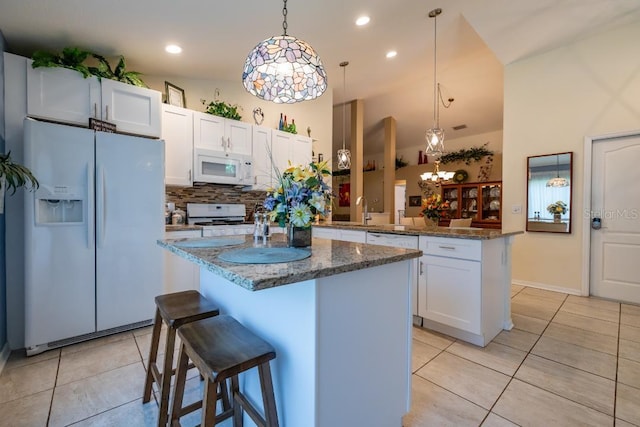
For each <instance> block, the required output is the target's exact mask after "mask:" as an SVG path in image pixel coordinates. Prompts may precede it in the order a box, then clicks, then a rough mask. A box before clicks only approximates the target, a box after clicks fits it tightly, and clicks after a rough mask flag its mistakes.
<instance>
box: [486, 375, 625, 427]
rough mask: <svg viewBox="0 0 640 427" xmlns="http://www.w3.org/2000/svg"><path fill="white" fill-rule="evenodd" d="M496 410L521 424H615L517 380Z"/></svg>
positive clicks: (594, 411) (609, 419)
mask: <svg viewBox="0 0 640 427" xmlns="http://www.w3.org/2000/svg"><path fill="white" fill-rule="evenodd" d="M492 411H493V412H495V413H496V414H498V415H500V416H502V417H504V418H506V419H508V420H510V421H512V422H514V423H516V424H519V425H521V426H594V427H603V426H613V418H612V417H610V416H608V415H605V414H603V413H601V412H598V411H596V410H594V409H591V408H587V407H586V406H583V405H580V404H579V403H576V402H572V401H570V400H568V399H565V398H563V397H560V396H558V395H555V394H553V393H550V392H548V391H545V390H542V389H540V388H538V387H534V386H532V385H529V384H526V383H524V382H522V381H519V380H517V379H514V380H513V381H512V382H511V383H510V384H509V386H508V387H507V389H506V390H505V392H504V393H503V394H502V396H501V397H500V399H499V400H498V403H496V405H495V406H494V408H493V410H492Z"/></svg>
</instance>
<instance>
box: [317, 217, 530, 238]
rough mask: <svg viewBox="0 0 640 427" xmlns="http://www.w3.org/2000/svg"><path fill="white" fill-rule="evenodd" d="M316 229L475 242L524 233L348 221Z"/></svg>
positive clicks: (322, 224) (330, 222)
mask: <svg viewBox="0 0 640 427" xmlns="http://www.w3.org/2000/svg"><path fill="white" fill-rule="evenodd" d="M313 226H314V227H326V228H337V229H346V230H360V231H370V232H378V233H387V234H404V235H410V236H434V237H452V238H455V239H473V240H489V239H500V238H504V237H509V236H515V235H517V234H522V233H524V232H523V231H503V230H495V229H488V228H471V227H460V228H448V227H437V228H433V229H427V228H425V227H419V226H415V225H396V224H387V225H377V224H371V225H364V224H362V223H360V222H348V221H333V222H332V221H327V222H321V223H319V224H314V225H313Z"/></svg>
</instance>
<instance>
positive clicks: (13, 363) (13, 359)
mask: <svg viewBox="0 0 640 427" xmlns="http://www.w3.org/2000/svg"><path fill="white" fill-rule="evenodd" d="M58 357H60V349H59V348H56V349H54V350H49V351H45V352H44V353H40V354H36V355H35V356H29V357H27V354H26V352H25V351H24V349H22V350H14V351H12V352H11V354H10V355H9V359H8V360H7V363H6V365H4V369H13V368H17V367H19V366H25V365H31V364H33V363H38V362H42V361H44V360H49V359H57V358H58Z"/></svg>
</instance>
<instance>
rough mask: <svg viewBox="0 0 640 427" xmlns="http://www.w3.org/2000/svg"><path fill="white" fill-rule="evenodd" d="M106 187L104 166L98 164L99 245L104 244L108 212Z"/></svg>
mask: <svg viewBox="0 0 640 427" xmlns="http://www.w3.org/2000/svg"><path fill="white" fill-rule="evenodd" d="M104 187H105V179H104V168H103V167H102V166H98V185H97V189H96V236H97V237H96V240H97V245H98V247H102V245H104V235H105V229H104V227H105V217H106V212H107V201H106V200H105V189H104Z"/></svg>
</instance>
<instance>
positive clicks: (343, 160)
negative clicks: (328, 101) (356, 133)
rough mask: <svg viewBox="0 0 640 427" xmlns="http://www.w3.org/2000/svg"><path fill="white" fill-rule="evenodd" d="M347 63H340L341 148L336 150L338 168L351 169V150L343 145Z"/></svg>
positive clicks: (345, 120)
mask: <svg viewBox="0 0 640 427" xmlns="http://www.w3.org/2000/svg"><path fill="white" fill-rule="evenodd" d="M347 65H349V62H348V61H344V62H341V63H340V66H341V67H342V96H343V98H344V99H343V100H342V148H341V149H340V150H338V169H351V151H349V150H348V149H347V148H346V147H345V139H346V132H347V129H346V128H347Z"/></svg>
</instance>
